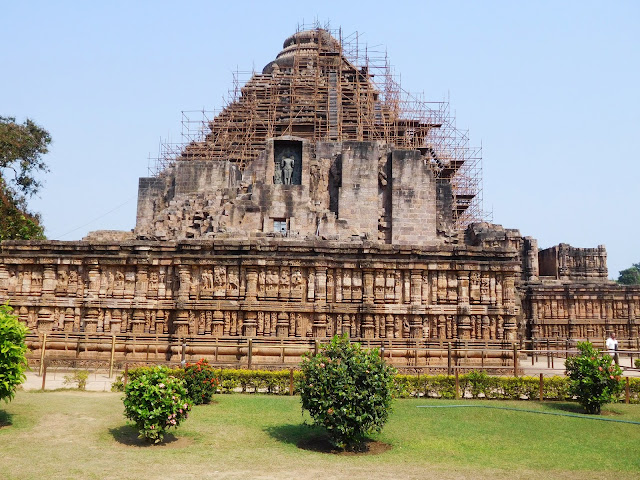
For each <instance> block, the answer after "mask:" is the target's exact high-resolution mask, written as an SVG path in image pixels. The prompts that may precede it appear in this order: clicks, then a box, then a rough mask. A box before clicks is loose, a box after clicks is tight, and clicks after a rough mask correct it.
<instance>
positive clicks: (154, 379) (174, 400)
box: [123, 367, 191, 443]
mask: <svg viewBox="0 0 640 480" xmlns="http://www.w3.org/2000/svg"><path fill="white" fill-rule="evenodd" d="M123 402H124V415H125V417H127V418H128V419H129V420H132V421H133V422H134V423H135V425H136V426H137V427H138V432H139V433H140V438H144V439H146V440H147V441H149V442H154V443H159V442H161V441H162V440H163V439H164V435H165V433H166V432H167V430H168V429H169V428H171V427H177V426H178V425H179V424H180V422H181V421H182V420H184V419H186V418H187V415H188V413H187V412H188V411H189V410H190V409H191V404H190V402H191V400H190V398H189V396H188V394H187V389H186V388H185V387H184V382H183V381H182V380H181V379H179V378H176V377H174V376H172V375H171V371H170V370H169V369H168V368H166V367H156V368H154V369H150V370H149V371H148V372H146V373H143V374H142V375H140V376H139V377H137V378H135V379H133V380H131V382H129V383H128V384H127V387H126V388H125V395H124V398H123Z"/></svg>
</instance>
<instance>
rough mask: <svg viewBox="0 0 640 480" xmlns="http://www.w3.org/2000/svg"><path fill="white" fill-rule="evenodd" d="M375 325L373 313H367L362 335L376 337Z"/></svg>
mask: <svg viewBox="0 0 640 480" xmlns="http://www.w3.org/2000/svg"><path fill="white" fill-rule="evenodd" d="M374 333H375V325H374V324H373V315H371V314H368V313H367V314H365V315H364V319H363V321H362V326H361V335H362V337H363V338H374Z"/></svg>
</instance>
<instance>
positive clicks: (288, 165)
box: [282, 150, 295, 185]
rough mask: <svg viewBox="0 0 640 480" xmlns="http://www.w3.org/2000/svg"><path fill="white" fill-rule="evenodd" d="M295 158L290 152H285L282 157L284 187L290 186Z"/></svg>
mask: <svg viewBox="0 0 640 480" xmlns="http://www.w3.org/2000/svg"><path fill="white" fill-rule="evenodd" d="M294 163H295V158H294V157H293V154H292V153H291V151H289V150H287V151H285V152H284V154H283V155H282V176H283V179H282V180H283V183H284V184H285V185H291V179H292V177H293V165H294Z"/></svg>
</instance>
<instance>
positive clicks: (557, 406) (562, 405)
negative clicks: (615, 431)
mask: <svg viewBox="0 0 640 480" xmlns="http://www.w3.org/2000/svg"><path fill="white" fill-rule="evenodd" d="M545 405H547V407H549V409H551V410H560V411H562V412H569V413H579V414H581V415H596V416H597V415H598V414H593V413H591V414H589V413H587V412H586V411H585V409H584V407H583V406H582V405H580V404H579V403H573V402H553V403H551V402H550V403H546V402H545ZM599 415H601V416H603V417H609V416H617V415H622V414H621V413H620V412H617V411H615V410H609V409H607V408H606V405H603V406H602V412H601V413H600V414H599Z"/></svg>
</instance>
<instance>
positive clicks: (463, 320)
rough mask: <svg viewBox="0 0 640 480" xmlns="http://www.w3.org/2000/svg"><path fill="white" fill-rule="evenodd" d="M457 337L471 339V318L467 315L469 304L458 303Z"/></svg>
mask: <svg viewBox="0 0 640 480" xmlns="http://www.w3.org/2000/svg"><path fill="white" fill-rule="evenodd" d="M457 327H458V338H459V339H461V340H469V339H471V318H470V317H469V305H458V321H457Z"/></svg>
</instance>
